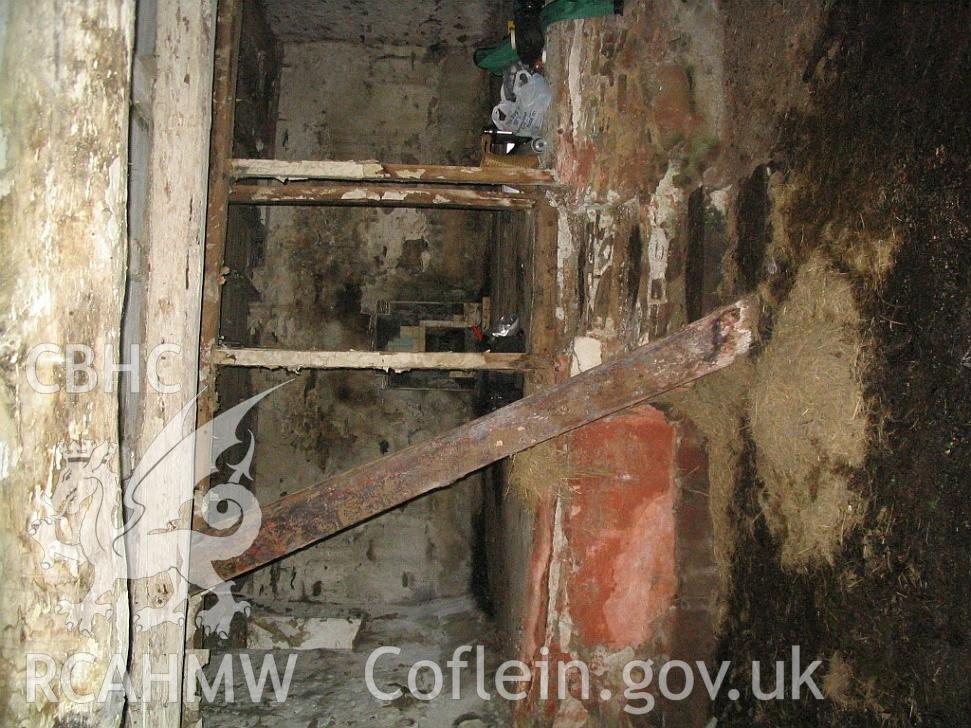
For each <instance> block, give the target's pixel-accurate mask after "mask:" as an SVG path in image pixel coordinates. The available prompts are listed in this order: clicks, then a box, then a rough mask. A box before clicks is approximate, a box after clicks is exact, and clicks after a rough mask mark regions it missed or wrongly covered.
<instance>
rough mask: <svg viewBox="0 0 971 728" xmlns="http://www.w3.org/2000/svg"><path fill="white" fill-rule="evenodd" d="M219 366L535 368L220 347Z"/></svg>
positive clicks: (497, 357)
mask: <svg viewBox="0 0 971 728" xmlns="http://www.w3.org/2000/svg"><path fill="white" fill-rule="evenodd" d="M213 361H214V362H215V363H216V364H219V365H222V366H236V367H258V368H263V369H382V370H384V371H394V372H403V371H408V370H411V369H440V370H446V371H476V370H491V371H525V370H527V369H532V368H534V366H533V365H534V362H535V359H534V357H531V356H530V355H529V354H499V353H493V352H481V353H479V352H469V353H461V352H415V353H412V352H397V351H285V350H280V349H231V348H220V349H217V350H216V353H215V355H214V357H213Z"/></svg>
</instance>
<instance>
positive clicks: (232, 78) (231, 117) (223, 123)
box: [197, 0, 242, 472]
mask: <svg viewBox="0 0 971 728" xmlns="http://www.w3.org/2000/svg"><path fill="white" fill-rule="evenodd" d="M241 28H242V3H240V2H238V0H220V1H219V10H218V12H217V15H216V48H215V62H214V65H213V79H212V136H211V141H210V145H209V202H208V206H207V211H206V251H205V269H204V273H203V281H202V318H201V324H200V327H199V387H200V390H202V392H201V394H200V395H199V406H198V410H197V413H198V414H197V422H198V423H199V424H202V423H205V422H208V421H209V420H211V419H212V416H213V413H214V412H215V410H216V372H215V367H214V365H213V351H214V349H215V346H216V343H217V338H218V336H219V309H220V303H221V300H222V285H223V282H224V278H223V272H222V268H223V264H224V260H225V256H226V230H227V226H228V222H229V191H230V186H231V183H232V168H231V165H232V157H233V127H234V125H235V118H236V74H237V58H238V56H239V35H240V29H241ZM204 449H205V448H204V447H200V452H199V453H197V462H202V461H203V460H204V459H208V457H209V453H208V452H202V450H204ZM204 472H208V471H204Z"/></svg>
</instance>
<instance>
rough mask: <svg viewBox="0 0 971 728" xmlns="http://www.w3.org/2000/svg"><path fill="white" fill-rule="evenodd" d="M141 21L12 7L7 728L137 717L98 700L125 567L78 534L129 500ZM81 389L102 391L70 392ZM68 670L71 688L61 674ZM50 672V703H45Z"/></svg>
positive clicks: (6, 191)
mask: <svg viewBox="0 0 971 728" xmlns="http://www.w3.org/2000/svg"><path fill="white" fill-rule="evenodd" d="M134 14H135V2H134V0H98V2H67V3H61V2H51V1H50V0H47V1H46V2H36V3H24V2H0V24H2V30H0V35H2V36H3V41H2V42H0V45H2V46H3V51H2V53H0V89H2V91H0V140H2V141H0V148H2V150H3V151H2V152H0V156H2V158H3V161H2V163H0V168H2V169H0V246H2V251H3V252H2V257H3V283H2V286H0V287H2V290H3V306H0V330H2V331H3V347H2V352H0V361H2V366H3V377H2V380H0V401H2V402H3V406H2V407H0V575H2V587H0V588H2V590H3V593H2V595H0V665H2V668H0V725H4V726H14V725H32V726H39V725H44V726H52V725H62V726H68V725H71V726H81V725H85V726H95V725H96V726H105V727H106V728H113V727H114V726H117V725H119V724H120V722H121V714H122V710H123V708H124V702H125V701H124V696H123V695H121V694H118V693H112V694H104V695H103V698H102V699H100V700H99V699H98V697H97V696H98V692H99V688H100V686H101V685H102V684H104V683H106V682H107V681H109V680H111V679H112V678H113V675H114V673H113V672H112V668H113V666H115V665H117V664H119V661H120V664H122V665H124V663H125V656H126V654H127V651H128V594H127V589H126V587H125V583H124V581H122V580H121V577H123V576H124V571H125V557H124V555H123V553H122V554H119V553H118V552H117V551H112V550H111V541H108V542H107V549H101V548H98V547H99V546H101V542H97V543H93V542H95V540H96V539H95V538H94V537H92V538H84V536H81V535H79V534H81V533H82V530H81V529H82V526H84V525H85V524H86V527H87V529H89V530H88V531H87V533H88V534H89V535H91V530H90V529H92V528H94V529H97V531H96V532H97V534H98V535H102V534H104V533H105V531H104V529H99V528H98V525H99V524H103V523H104V519H98V516H97V515H93V512H94V511H95V509H96V506H94V505H91V503H93V502H97V503H98V504H99V506H98V507H100V508H102V509H104V512H106V513H109V514H110V513H111V512H112V510H111V509H112V508H113V507H115V506H117V505H119V504H120V502H121V483H120V476H119V475H118V473H117V467H116V466H117V463H118V460H119V458H118V455H117V445H118V440H119V416H118V410H119V407H118V392H117V390H115V391H112V386H111V385H112V384H113V383H114V382H115V377H114V374H115V372H114V371H113V370H112V369H111V366H110V365H109V363H114V362H117V361H119V353H120V345H119V340H120V337H121V325H120V324H121V317H122V307H123V301H124V293H125V275H126V248H127V245H126V234H127V230H126V228H127V222H126V215H125V206H126V202H127V197H128V195H127V184H126V177H127V169H128V118H129V108H130V100H131V96H130V89H131V84H130V80H131V76H130V74H131V67H132V64H131V52H132V42H133V33H132V30H133V20H134ZM71 345H76V346H77V345H81V346H87V347H91V349H92V350H93V357H92V359H91V360H89V363H90V364H91V366H92V369H91V370H89V372H88V374H87V376H86V377H85V378H84V379H83V380H82V381H81V382H79V381H78V380H76V379H75V378H74V377H73V376H71V374H70V373H69V371H68V370H67V368H66V364H67V363H68V362H69V361H70V360H69V359H68V360H67V361H65V359H66V357H65V351H67V352H70V351H71V350H70V349H69V348H67V347H69V346H71ZM37 347H44V348H43V349H39V348H37ZM41 351H44V352H46V353H45V354H44V355H43V356H40V357H38V356H37V354H38V353H39V352H41ZM32 355H33V356H32ZM67 356H68V357H70V356H71V355H70V353H68V354H67ZM106 380H107V381H106ZM82 382H83V383H86V384H89V385H90V387H81V388H78V387H77V386H73V387H72V384H74V385H77V384H81V383H82ZM72 389H73V391H71V390H72ZM82 441H88V442H89V443H92V442H93V443H96V445H97V447H98V451H100V452H101V453H102V454H104V457H105V458H106V459H105V460H103V461H102V463H103V464H102V465H100V466H98V467H97V470H95V466H96V465H97V463H95V464H94V465H92V464H91V463H90V461H88V462H87V463H85V459H84V457H82V454H81V452H80V451H79V450H77V449H76V450H75V451H74V454H73V456H72V459H73V462H68V461H67V460H66V455H67V454H68V453H69V451H70V446H71V445H74V447H75V448H78V447H79V446H82ZM109 448H111V449H109ZM94 453H95V450H88V457H90V456H91V455H93V454H94ZM84 469H90V470H89V472H91V473H92V477H90V478H87V477H85V478H84V481H85V483H86V485H85V487H86V488H88V490H87V491H86V493H87V494H88V495H85V496H84V497H83V499H82V495H81V492H82V488H81V487H76V488H74V489H73V490H67V489H65V488H62V489H60V490H59V489H57V487H56V486H57V484H58V482H59V481H60V479H61V478H62V477H64V478H66V476H67V475H68V474H69V473H70V472H74V473H84V472H85V470H84ZM80 480H82V478H77V479H76V481H75V482H77V481H80ZM65 482H70V481H67V480H65ZM88 496H90V497H88ZM52 501H53V502H52ZM72 504H73V505H75V506H76V509H75V510H71V509H69V508H68V506H71V505H72ZM62 513H63V515H64V517H65V518H66V519H67V524H66V525H65V528H63V529H62V528H60V527H57V526H55V524H56V523H57V522H58V521H59V519H58V516H60V515H61V514H62ZM45 518H46V519H48V520H46V521H42V520H41V519H45ZM66 533H67V534H72V535H74V536H75V538H74V539H72V538H67V537H65V536H64V534H66ZM65 540H67V541H72V542H73V541H75V540H81V543H82V544H87V545H89V546H91V548H88V549H85V548H84V547H81V546H77V545H74V544H73V543H71V544H66V543H64V541H65ZM120 550H121V551H122V552H123V549H120ZM64 556H66V557H68V558H76V559H77V561H76V562H68V561H66V560H65V559H64V558H62V557H64ZM69 660H71V661H72V662H71V663H70V664H68V661H69ZM79 660H80V661H79ZM72 665H73V666H74V667H76V668H78V669H77V670H73V669H70V668H71V666H72ZM72 672H73V674H74V676H75V679H74V681H73V683H72V685H71V686H69V687H70V688H73V690H64V689H63V687H62V686H61V685H58V682H59V680H58V678H56V677H55V676H58V677H59V676H61V675H64V674H70V673H72ZM45 674H46V675H47V676H50V678H51V679H50V680H48V686H49V689H48V690H43V689H36V690H35V689H33V686H36V685H37V684H38V682H43V680H44V675H45ZM82 674H83V679H82V678H81V677H80V676H81V675H82ZM35 678H40V680H39V681H37V680H35ZM63 684H66V683H63Z"/></svg>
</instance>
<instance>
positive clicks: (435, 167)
mask: <svg viewBox="0 0 971 728" xmlns="http://www.w3.org/2000/svg"><path fill="white" fill-rule="evenodd" d="M232 170H233V176H234V177H235V179H277V180H281V181H286V180H307V179H322V180H345V181H359V182H412V183H414V182H424V183H426V184H455V185H511V186H513V187H533V186H542V187H549V186H553V185H555V184H556V183H555V181H554V179H553V174H552V173H551V172H550V171H549V170H545V169H528V168H521V167H457V166H446V165H440V164H383V163H381V162H375V161H364V162H353V161H351V162H343V161H333V160H321V161H297V162H288V161H285V160H282V159H234V160H233V162H232Z"/></svg>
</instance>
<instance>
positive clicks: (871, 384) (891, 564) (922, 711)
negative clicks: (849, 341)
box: [714, 2, 971, 726]
mask: <svg viewBox="0 0 971 728" xmlns="http://www.w3.org/2000/svg"><path fill="white" fill-rule="evenodd" d="M969 22H971V13H969V8H968V4H967V3H957V2H954V3H917V2H881V3H872V2H847V3H841V4H837V5H834V6H833V7H832V8H831V9H830V10H829V13H828V19H827V20H826V21H825V24H824V31H823V33H822V35H821V36H820V37H819V39H818V41H817V42H816V45H815V52H814V54H813V57H812V58H811V59H810V63H809V64H808V66H807V67H806V71H805V76H804V81H806V83H808V85H809V102H808V103H807V104H806V105H805V107H804V108H801V109H797V110H793V111H792V112H791V113H789V114H787V115H786V119H785V122H784V123H783V124H782V125H781V127H780V131H779V142H778V143H777V145H776V148H775V151H774V154H773V159H772V161H771V162H770V164H769V166H768V168H769V172H770V173H772V174H778V175H781V177H780V179H781V184H782V186H783V187H782V188H783V189H784V193H785V194H784V195H783V197H784V204H781V205H780V206H777V207H780V208H781V210H782V213H783V217H784V219H785V229H786V250H785V251H784V253H785V254H784V255H782V256H776V257H774V258H773V259H772V260H773V262H774V263H775V266H774V267H775V269H776V273H775V275H772V276H768V277H767V276H764V275H761V274H760V270H761V269H760V268H759V267H758V266H759V265H761V264H762V262H763V260H762V255H763V253H764V250H763V251H757V254H756V255H755V256H752V255H751V254H750V251H748V252H747V251H739V254H738V256H737V262H738V263H739V267H740V273H741V274H742V277H744V276H745V274H746V273H747V274H748V275H750V276H751V278H752V279H754V280H756V281H759V282H761V284H762V290H763V291H764V292H765V293H766V298H767V301H768V305H767V308H768V311H769V314H770V315H769V317H768V320H767V323H766V331H765V334H766V337H765V341H766V343H765V346H766V348H767V349H768V347H770V346H771V345H772V340H773V339H772V335H773V333H774V331H773V326H774V324H775V323H777V322H778V321H779V319H780V317H781V312H783V311H784V310H785V306H786V302H787V301H788V300H789V296H790V294H791V292H792V290H793V285H794V283H795V281H796V275H795V272H796V270H797V268H798V266H799V265H801V264H802V263H804V262H805V261H806V260H808V259H809V258H810V257H811V256H814V255H815V256H821V257H822V258H824V259H825V260H827V261H828V262H829V264H830V265H831V266H832V268H833V270H834V271H835V272H836V273H838V274H839V275H841V276H843V277H845V279H846V280H849V281H850V282H851V283H852V287H853V293H854V298H855V301H856V305H857V307H858V310H859V313H860V317H861V325H860V332H859V333H860V336H861V341H862V342H863V346H864V349H865V362H864V363H863V364H862V365H861V366H860V377H861V385H862V387H863V393H864V397H865V401H866V403H867V405H866V406H867V407H868V408H870V410H871V411H870V412H869V414H868V418H867V421H868V428H869V431H868V432H867V442H866V451H865V457H864V459H863V462H862V464H859V465H858V466H857V467H844V468H843V469H842V470H841V471H840V472H841V475H842V477H844V478H845V480H846V482H847V483H848V487H849V489H850V491H852V493H854V494H855V497H856V498H857V499H858V506H859V508H860V509H861V510H862V512H861V513H860V514H859V518H858V523H856V524H855V527H853V528H849V529H848V530H847V532H846V533H845V534H841V538H840V539H839V542H838V544H837V548H836V550H835V551H834V552H833V553H832V554H830V555H829V558H827V559H817V560H815V561H814V562H813V563H812V564H811V565H804V566H802V567H800V568H792V566H791V564H786V560H785V558H784V545H785V542H786V538H787V536H788V535H789V534H787V533H786V532H783V533H781V534H780V533H779V532H778V529H773V528H772V524H771V514H768V513H766V511H765V510H764V509H765V504H766V497H765V493H766V482H765V472H764V469H763V468H762V467H761V466H760V457H759V453H758V446H757V444H756V442H755V436H754V434H753V428H752V427H751V426H750V425H751V422H743V427H742V438H743V442H744V451H743V453H742V457H741V462H740V468H739V471H738V477H737V480H736V490H735V496H734V499H733V505H732V507H731V517H732V520H733V522H734V524H735V525H736V537H735V538H736V541H735V543H734V553H735V558H734V561H733V564H732V573H731V583H732V588H731V590H730V595H729V601H728V604H727V617H726V621H725V624H724V628H723V636H722V640H721V644H720V659H727V660H732V661H733V664H734V665H735V666H736V668H737V669H739V670H740V671H741V672H740V673H736V677H735V682H736V684H738V683H740V682H743V681H748V680H749V679H750V678H749V675H748V673H747V672H745V671H746V670H747V668H744V667H742V665H743V663H744V664H745V665H747V664H749V662H750V660H761V661H763V663H764V662H765V661H770V662H771V661H775V660H777V659H783V658H786V657H787V656H788V655H789V651H790V646H791V645H793V644H798V645H800V646H801V648H802V653H803V655H813V656H815V657H819V658H820V659H823V660H824V664H823V667H822V669H821V670H820V674H821V675H822V676H824V680H823V683H824V686H823V687H824V693H825V694H826V697H827V700H824V701H816V700H805V699H804V700H801V701H792V700H778V701H770V702H761V701H757V700H755V699H754V698H752V697H751V695H750V694H749V695H746V693H745V692H743V697H742V698H741V699H740V700H739V701H731V700H729V699H728V698H726V697H724V696H723V697H722V698H721V699H720V702H719V703H718V704H716V706H715V711H714V713H715V715H716V716H717V717H718V718H719V721H718V725H719V726H723V725H727V726H752V725H768V726H821V725H826V726H828V725H840V726H875V725H888V726H897V725H919V726H958V725H967V721H968V718H969V716H971V681H969V680H968V676H967V675H968V668H969V666H971V644H969V641H968V640H969V631H971V599H969V597H971V593H969V592H971V587H969V574H971V501H969V499H968V479H969V476H971V442H969V435H971V244H969V230H968V203H969V194H968V193H969V189H968V188H969V174H968V173H969V153H971V144H969V125H968V122H969V118H968V110H969V109H971V87H969V84H968V79H969V78H971V40H969V36H968V34H967V28H968V27H969ZM767 72H771V70H770V71H767ZM752 83H753V85H756V86H757V85H758V84H757V81H753V82H752ZM771 207H772V205H771V204H769V205H749V206H748V207H747V208H746V206H744V205H740V216H739V225H740V226H744V225H748V226H749V229H761V227H762V226H763V225H768V226H769V227H771V225H772V221H771V220H768V221H767V220H765V219H761V220H753V219H752V218H753V217H758V216H759V215H761V216H763V217H764V216H766V215H768V214H769V213H768V212H767V208H771ZM746 215H747V216H748V217H746ZM776 232H778V230H776ZM766 237H767V239H768V238H770V237H771V235H769V236H766ZM777 238H778V236H776V245H777V244H778V240H777ZM767 246H768V247H767V249H768V250H769V251H772V249H773V243H771V242H770V243H767ZM776 252H778V250H776ZM753 257H754V259H755V263H756V264H758V265H753V264H752V260H753ZM746 266H748V267H749V270H747V271H746V270H745V268H746ZM815 444H817V445H818V446H819V447H820V449H821V451H824V450H825V443H815ZM811 497H812V498H815V497H816V493H815V492H811ZM783 530H784V531H785V529H783ZM784 564H786V565H784Z"/></svg>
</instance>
